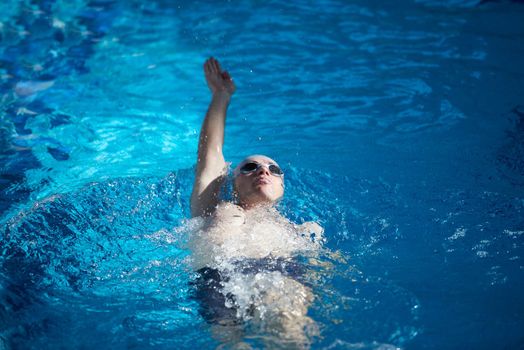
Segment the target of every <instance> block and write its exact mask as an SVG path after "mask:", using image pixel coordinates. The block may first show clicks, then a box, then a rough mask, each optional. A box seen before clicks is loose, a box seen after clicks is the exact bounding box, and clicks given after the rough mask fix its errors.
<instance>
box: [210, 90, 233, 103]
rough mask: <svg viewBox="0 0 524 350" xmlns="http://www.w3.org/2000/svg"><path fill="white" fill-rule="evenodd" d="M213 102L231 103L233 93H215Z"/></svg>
mask: <svg viewBox="0 0 524 350" xmlns="http://www.w3.org/2000/svg"><path fill="white" fill-rule="evenodd" d="M213 100H218V101H224V102H229V100H231V93H229V92H227V91H223V90H221V91H215V92H213Z"/></svg>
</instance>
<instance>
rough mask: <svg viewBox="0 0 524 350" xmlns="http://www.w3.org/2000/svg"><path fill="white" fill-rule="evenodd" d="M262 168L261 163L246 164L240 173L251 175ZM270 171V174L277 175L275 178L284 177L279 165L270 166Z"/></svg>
mask: <svg viewBox="0 0 524 350" xmlns="http://www.w3.org/2000/svg"><path fill="white" fill-rule="evenodd" d="M261 166H263V165H262V164H259V163H254V162H250V163H246V164H244V165H243V166H242V167H241V168H240V172H241V173H242V174H249V173H252V172H254V171H257V170H258V169H259V168H260V167H261ZM268 169H269V172H270V173H271V174H273V175H275V176H283V175H284V172H282V169H280V168H279V167H278V165H275V164H270V165H269V166H268Z"/></svg>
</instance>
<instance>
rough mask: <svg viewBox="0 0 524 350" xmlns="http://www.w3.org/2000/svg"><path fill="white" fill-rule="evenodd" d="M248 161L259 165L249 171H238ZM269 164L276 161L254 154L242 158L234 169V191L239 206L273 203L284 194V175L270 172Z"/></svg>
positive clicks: (275, 163)
mask: <svg viewBox="0 0 524 350" xmlns="http://www.w3.org/2000/svg"><path fill="white" fill-rule="evenodd" d="M248 163H256V164H257V165H260V166H258V168H257V169H256V170H254V171H251V172H245V173H243V172H242V171H240V169H242V168H243V166H244V165H245V164H248ZM270 165H277V162H275V161H274V160H273V159H271V158H269V157H266V156H260V155H255V156H249V157H247V158H246V159H244V160H243V161H242V162H241V163H240V164H239V166H238V167H237V168H236V169H235V192H236V195H237V197H238V200H239V202H240V205H241V206H244V207H251V206H255V205H258V204H264V203H267V204H270V203H274V202H275V201H276V200H278V199H279V198H281V197H282V196H283V195H284V177H283V176H278V175H276V174H274V173H272V172H271V170H270ZM277 166H278V165H277ZM251 167H252V168H256V167H254V166H251Z"/></svg>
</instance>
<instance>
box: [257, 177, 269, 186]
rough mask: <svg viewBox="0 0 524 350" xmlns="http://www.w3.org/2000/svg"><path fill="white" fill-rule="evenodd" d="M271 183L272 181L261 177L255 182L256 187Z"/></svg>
mask: <svg viewBox="0 0 524 350" xmlns="http://www.w3.org/2000/svg"><path fill="white" fill-rule="evenodd" d="M270 183H271V180H270V179H268V178H265V177H261V178H258V179H256V180H255V185H268V184H270Z"/></svg>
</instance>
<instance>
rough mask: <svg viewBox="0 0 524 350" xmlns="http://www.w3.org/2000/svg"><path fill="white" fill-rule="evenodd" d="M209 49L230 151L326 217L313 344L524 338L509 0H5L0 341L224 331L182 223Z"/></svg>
mask: <svg viewBox="0 0 524 350" xmlns="http://www.w3.org/2000/svg"><path fill="white" fill-rule="evenodd" d="M211 55H213V56H215V57H217V58H219V59H220V60H221V62H223V65H224V66H225V68H226V69H228V70H229V71H230V73H231V75H232V76H233V78H234V79H235V82H236V85H237V92H236V94H235V96H234V97H233V101H232V104H231V107H230V110H229V114H228V122H227V129H226V144H225V148H224V153H225V155H226V159H228V160H230V161H232V162H233V163H236V162H238V161H240V160H241V159H242V158H243V157H244V156H245V155H248V154H252V153H262V154H268V155H269V156H271V157H274V158H275V159H277V160H278V161H279V163H280V164H281V165H282V166H283V168H284V170H285V171H286V196H285V199H284V200H283V202H282V203H281V205H280V210H281V211H282V212H283V213H284V214H285V215H286V216H287V217H288V218H290V219H292V220H294V221H296V222H303V221H307V220H316V221H318V222H320V223H321V224H322V225H323V226H324V227H325V229H326V242H325V244H324V246H325V248H326V253H325V254H323V256H322V257H320V258H319V259H320V260H319V261H320V262H321V264H317V265H315V264H312V265H310V266H308V269H309V270H310V272H311V275H312V276H316V277H315V278H314V279H312V280H311V281H309V282H310V285H311V286H312V289H313V291H314V294H315V301H314V302H313V304H312V306H311V307H310V310H309V315H310V317H311V318H312V319H314V320H315V321H316V323H317V324H318V325H319V329H320V335H319V336H315V337H314V338H313V339H312V345H311V347H312V348H315V349H395V348H403V349H457V348H464V349H470V348H477V349H492V348H496V349H522V348H524V297H523V294H522V290H524V289H523V287H524V263H523V259H524V66H523V65H522V62H524V5H523V4H522V3H520V2H518V1H480V0H470V1H455V0H447V1H432V0H416V1H415V0H413V1H407V0H406V1H400V2H379V1H362V0H357V1H342V0H322V1H317V2H306V1H292V2H285V1H266V2H260V1H247V0H246V1H227V2H226V1H222V2H214V1H161V0H157V1H154V0H153V1H148V2H141V1H109V0H100V1H87V0H84V1H80V0H76V1H67V2H66V1H44V0H42V1H9V0H8V1H4V2H2V3H1V4H0V107H1V108H0V150H1V153H0V224H1V231H0V232H1V235H2V241H1V242H2V243H1V246H0V247H1V250H0V252H1V256H0V283H1V294H0V305H1V307H0V349H1V348H6V349H9V348H21V349H27V348H30V349H42V348H49V349H56V348H101V349H109V348H111V349H113V348H116V349H124V348H126V349H127V348H131V349H147V348H161V349H167V348H215V347H217V346H220V345H221V344H220V340H217V338H216V337H213V336H212V330H211V328H210V325H209V324H208V323H206V321H205V320H204V319H203V318H202V317H201V315H200V314H199V311H198V310H199V304H198V302H197V301H196V300H195V299H194V298H193V297H192V287H191V283H190V282H191V281H193V280H194V278H195V275H194V273H193V272H192V270H191V268H190V267H189V264H188V259H190V256H191V252H190V250H189V249H188V248H187V239H188V233H187V230H185V229H184V228H185V227H186V225H187V222H186V219H187V218H188V216H189V208H188V203H189V194H190V191H191V185H192V179H193V166H194V164H195V158H196V146H197V138H198V132H199V128H200V123H201V121H202V118H203V116H204V113H205V111H206V108H207V103H208V102H209V92H208V90H207V87H206V84H205V81H204V77H203V73H202V63H203V62H204V60H205V59H206V58H207V57H209V56H211ZM329 252H330V253H329ZM337 256H338V257H337ZM329 264H331V265H332V266H333V267H332V268H325V267H324V268H323V267H322V266H327V265H329ZM267 336H268V335H267V334H263V333H260V332H257V331H256V330H246V334H245V336H244V339H243V341H244V342H246V343H248V344H250V345H251V346H253V347H254V348H260V347H263V346H264V339H265V337H267Z"/></svg>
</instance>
